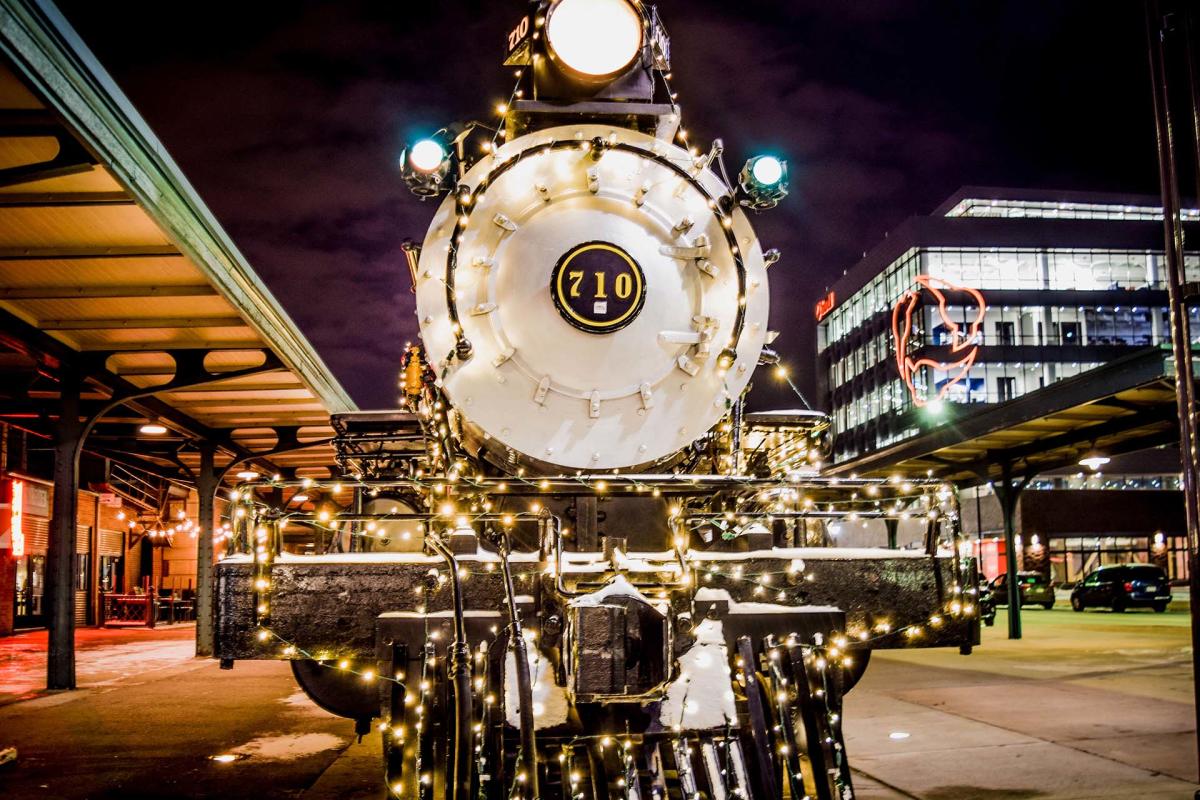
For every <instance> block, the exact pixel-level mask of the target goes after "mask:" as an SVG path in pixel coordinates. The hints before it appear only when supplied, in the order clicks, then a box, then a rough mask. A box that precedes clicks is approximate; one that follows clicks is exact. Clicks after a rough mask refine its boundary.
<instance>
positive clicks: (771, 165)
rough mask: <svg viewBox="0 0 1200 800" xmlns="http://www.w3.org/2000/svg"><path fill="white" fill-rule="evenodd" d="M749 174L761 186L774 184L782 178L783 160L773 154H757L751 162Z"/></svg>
mask: <svg viewBox="0 0 1200 800" xmlns="http://www.w3.org/2000/svg"><path fill="white" fill-rule="evenodd" d="M750 174H751V175H753V176H754V180H756V181H758V182H759V183H761V184H762V185H763V186H774V185H775V184H777V183H779V181H781V180H782V179H783V162H781V161H780V160H779V159H778V158H775V156H759V157H758V158H756V159H754V161H753V163H752V164H751V167H750Z"/></svg>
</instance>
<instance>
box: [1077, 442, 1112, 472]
mask: <svg viewBox="0 0 1200 800" xmlns="http://www.w3.org/2000/svg"><path fill="white" fill-rule="evenodd" d="M1110 461H1112V459H1111V458H1109V457H1108V456H1106V455H1104V453H1101V452H1100V451H1099V450H1097V449H1096V448H1094V447H1093V448H1092V449H1091V450H1089V451H1088V452H1087V453H1086V454H1085V455H1084V456H1083V457H1082V458H1080V459H1079V464H1080V466H1084V467H1087V468H1088V469H1090V470H1091V471H1092V472H1095V471H1096V470H1098V469H1100V468H1101V467H1103V466H1104V465H1105V464H1107V463H1108V462H1110Z"/></svg>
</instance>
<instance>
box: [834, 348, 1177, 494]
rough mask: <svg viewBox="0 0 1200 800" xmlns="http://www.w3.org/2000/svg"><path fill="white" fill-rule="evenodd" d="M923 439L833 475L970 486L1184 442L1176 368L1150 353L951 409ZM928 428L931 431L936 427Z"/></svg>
mask: <svg viewBox="0 0 1200 800" xmlns="http://www.w3.org/2000/svg"><path fill="white" fill-rule="evenodd" d="M944 408H945V410H944V412H943V419H944V421H943V422H942V423H941V424H939V425H937V426H936V427H933V428H930V429H929V430H926V431H925V432H923V433H921V434H920V435H918V436H915V437H912V438H910V439H907V440H905V441H902V442H898V443H897V444H895V445H894V446H892V447H886V448H881V449H880V450H878V451H876V452H873V453H871V454H869V455H867V456H864V457H861V458H857V459H852V460H850V461H846V462H844V463H842V464H838V465H835V466H833V467H831V468H830V469H829V472H830V473H831V474H834V475H849V474H856V475H860V476H872V475H875V476H889V475H902V476H905V477H924V476H931V477H937V478H942V479H945V480H950V481H954V482H958V483H960V484H962V485H971V484H976V483H980V482H986V481H994V480H997V479H1000V478H1001V477H1002V475H1003V472H1004V470H1005V468H1006V465H1007V469H1008V470H1009V471H1010V474H1011V475H1014V476H1033V475H1036V474H1040V473H1042V472H1046V471H1048V470H1053V469H1058V468H1061V467H1065V466H1070V465H1076V464H1078V463H1079V460H1080V458H1081V457H1083V456H1084V455H1086V454H1087V453H1089V452H1090V451H1093V450H1095V451H1099V452H1100V453H1103V454H1104V455H1107V456H1110V457H1111V456H1116V455H1122V454H1124V453H1132V452H1136V451H1139V450H1146V449H1149V448H1152V447H1159V446H1162V445H1168V444H1175V443H1177V442H1178V441H1179V424H1178V420H1177V416H1176V408H1175V381H1174V362H1173V359H1172V357H1171V350H1170V348H1169V346H1167V347H1149V348H1146V349H1145V350H1140V351H1138V352H1136V353H1131V354H1130V355H1128V356H1126V357H1124V358H1120V359H1116V360H1113V361H1110V362H1108V363H1107V364H1104V365H1103V366H1101V367H1097V368H1095V369H1091V370H1088V371H1086V372H1083V373H1080V374H1079V375H1077V376H1075V377H1072V378H1068V379H1065V380H1062V381H1059V382H1056V383H1053V384H1050V385H1049V386H1046V387H1044V388H1042V389H1038V390H1036V391H1033V392H1030V393H1028V394H1025V395H1022V396H1020V397H1017V398H1015V399H1014V400H1010V401H1008V402H1006V403H1000V404H996V405H989V406H986V407H983V408H973V407H972V406H969V405H966V406H963V405H957V404H954V403H947V404H946V405H945V407H944ZM925 424H926V425H928V424H930V423H928V422H926V423H925Z"/></svg>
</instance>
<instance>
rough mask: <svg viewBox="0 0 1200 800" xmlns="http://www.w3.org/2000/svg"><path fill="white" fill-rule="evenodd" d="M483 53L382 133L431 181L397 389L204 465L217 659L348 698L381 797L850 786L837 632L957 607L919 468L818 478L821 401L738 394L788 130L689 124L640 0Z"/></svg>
mask: <svg viewBox="0 0 1200 800" xmlns="http://www.w3.org/2000/svg"><path fill="white" fill-rule="evenodd" d="M506 64H508V65H510V66H513V67H515V68H516V74H517V82H516V87H515V89H514V92H513V96H512V98H510V100H509V102H508V103H506V104H505V105H504V107H503V109H502V113H503V122H502V126H501V127H500V128H499V129H494V128H490V127H488V126H487V125H484V124H481V123H468V124H458V125H453V126H448V127H447V128H445V129H443V130H441V131H439V132H438V133H437V134H435V135H434V136H432V137H430V138H428V139H425V140H421V141H419V142H417V143H415V144H413V145H412V146H410V147H409V148H407V149H406V150H405V152H404V154H403V155H402V173H403V177H404V179H405V181H406V182H407V183H408V185H409V186H410V188H412V189H413V191H414V192H415V193H416V194H418V195H420V196H423V197H440V198H441V201H440V205H439V207H438V209H437V211H436V213H435V214H434V217H433V221H432V223H431V225H430V228H429V231H428V233H427V235H426V237H425V239H424V241H423V243H422V244H421V245H416V244H408V245H406V246H405V255H406V256H407V260H408V264H409V268H410V271H411V275H412V281H413V287H414V291H415V293H416V305H417V316H418V322H419V326H420V336H421V346H419V347H411V348H409V349H408V351H407V352H406V354H405V360H404V364H403V370H402V380H401V388H402V394H403V398H402V408H401V410H398V411H389V412H364V413H353V414H345V415H339V416H337V417H335V419H334V426H335V428H336V429H337V432H338V438H337V441H336V444H337V448H338V463H337V465H336V467H331V469H330V473H329V475H328V476H327V477H321V478H320V479H317V478H314V477H307V478H303V479H291V478H292V476H288V477H284V476H276V477H274V478H273V479H271V480H264V481H256V482H251V483H247V484H245V485H243V486H240V487H239V488H238V489H237V490H236V491H235V492H234V496H233V503H232V504H231V514H230V517H231V523H232V525H233V534H232V535H231V536H230V539H229V554H228V555H227V556H226V557H225V558H224V559H223V560H222V561H221V563H220V564H219V565H218V593H219V619H218V653H219V655H220V657H221V658H222V661H223V664H224V665H225V666H232V665H233V663H234V661H235V660H238V659H264V658H278V659H287V660H289V661H290V662H291V664H292V668H293V671H294V673H295V675H296V678H297V680H298V681H299V683H300V685H301V686H302V687H303V688H304V690H305V691H306V692H307V693H308V694H309V695H310V696H311V697H312V698H313V699H314V700H315V701H316V702H317V703H318V704H320V705H321V706H322V707H324V708H326V709H328V710H330V711H332V712H334V713H336V714H340V715H343V716H346V717H349V718H351V719H354V720H355V721H356V723H357V725H358V730H359V732H360V733H366V732H368V731H370V730H372V729H373V728H374V727H377V728H378V730H379V731H380V732H381V735H382V737H383V743H384V761H385V771H386V775H385V778H386V781H387V786H388V789H389V791H390V792H391V794H392V796H394V797H398V798H438V799H439V800H440V799H441V798H451V799H452V800H465V799H466V798H468V797H470V798H485V799H486V800H500V798H530V799H532V798H543V799H544V800H559V799H561V800H582V799H583V798H588V799H589V800H592V799H598V798H610V797H618V798H624V799H625V800H632V798H638V800H650V799H651V798H666V797H673V798H674V797H678V798H685V799H688V800H699V799H700V798H707V799H708V800H733V798H742V799H743V800H751V799H753V800H770V799H772V798H777V797H789V798H797V799H798V798H801V797H806V796H811V797H818V798H834V797H837V798H846V797H851V796H852V795H853V788H852V785H851V778H850V771H849V767H848V762H847V757H846V752H845V748H844V745H843V738H842V733H841V726H840V720H841V717H840V713H841V697H842V695H843V693H844V692H845V691H847V690H848V689H849V688H850V687H851V686H853V684H854V683H855V682H856V681H857V680H858V678H859V677H861V675H862V673H863V670H864V669H865V668H866V665H867V662H868V660H869V657H870V653H871V651H872V650H873V649H878V648H891V647H913V646H957V647H960V648H961V649H963V650H964V651H967V652H969V650H970V648H971V647H972V645H974V644H976V643H977V642H978V635H979V634H978V631H979V629H978V621H977V616H976V613H975V609H974V602H973V595H974V588H973V587H974V585H975V567H974V564H973V562H972V561H971V560H970V559H968V558H962V557H960V556H959V553H958V546H959V541H958V525H957V506H956V500H955V497H954V495H953V492H952V491H951V490H950V489H949V487H945V486H942V485H940V484H937V483H933V482H928V481H922V480H919V479H911V478H906V477H902V476H887V477H882V478H844V479H840V480H839V479H835V478H825V477H821V475H820V464H821V461H822V459H823V458H824V457H825V456H826V455H827V454H828V436H829V430H828V428H829V424H828V419H827V418H826V417H825V416H824V415H822V414H819V413H816V412H812V411H808V410H800V411H782V412H746V411H745V402H746V395H747V393H748V391H749V388H750V381H751V377H752V374H753V373H754V370H755V368H756V367H757V366H759V365H760V364H763V363H771V362H773V361H775V360H777V358H778V357H777V356H776V355H775V354H774V353H773V352H772V351H771V350H770V349H769V348H767V347H766V345H767V344H768V343H769V340H770V338H771V336H772V334H771V333H770V332H769V331H768V329H767V316H768V286H767V268H768V267H769V266H770V265H771V264H772V263H773V262H774V261H776V260H777V259H778V257H779V255H778V252H776V251H767V252H766V253H764V251H763V249H762V247H761V245H760V243H759V241H758V238H757V236H756V235H755V233H754V231H753V228H752V226H751V224H750V215H751V214H753V213H758V212H760V211H764V210H766V209H769V208H771V207H773V206H774V205H775V204H777V203H778V202H779V201H780V200H781V199H782V198H783V197H784V196H785V195H786V193H787V177H788V176H787V165H786V163H785V162H784V161H782V160H780V159H778V158H775V157H772V156H761V157H758V158H752V159H750V160H749V161H747V162H746V164H745V166H744V167H743V168H742V170H741V171H740V172H739V174H738V176H737V179H736V181H735V180H731V179H730V178H729V177H728V175H727V173H726V171H725V168H724V162H723V152H722V151H723V146H722V145H721V143H720V142H719V141H717V142H715V143H714V144H713V145H712V147H711V148H710V149H709V150H707V151H704V152H701V151H698V150H696V149H695V148H691V147H689V146H688V145H687V140H686V138H685V136H684V133H683V130H682V129H681V128H680V108H679V106H678V105H677V104H676V103H675V100H674V94H673V93H672V92H671V89H670V85H669V78H670V73H669V68H670V67H669V44H668V38H667V36H666V33H665V30H664V28H663V26H662V23H661V21H660V20H659V17H658V15H657V12H656V10H655V8H654V7H653V6H649V5H645V4H642V3H639V2H635V1H634V0H541V1H540V2H535V3H533V4H531V9H530V11H529V13H528V14H526V15H525V16H524V17H522V18H521V20H520V22H519V23H518V24H517V26H516V27H515V28H514V29H513V31H512V32H511V33H510V34H509V36H508V55H507V60H506ZM834 534H837V536H836V539H835V536H834ZM847 542H854V543H858V544H863V545H870V544H872V543H874V544H878V545H883V544H887V545H888V546H887V547H883V546H879V547H871V546H861V547H859V546H856V547H847V546H838V545H839V544H840V545H845V544H846V543H847Z"/></svg>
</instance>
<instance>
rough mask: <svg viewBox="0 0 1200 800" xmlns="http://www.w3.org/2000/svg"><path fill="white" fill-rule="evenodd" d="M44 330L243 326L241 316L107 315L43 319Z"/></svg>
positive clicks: (41, 322) (40, 326) (39, 324)
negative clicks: (101, 316) (85, 317)
mask: <svg viewBox="0 0 1200 800" xmlns="http://www.w3.org/2000/svg"><path fill="white" fill-rule="evenodd" d="M38 327H39V328H41V329H42V330H44V331H115V330H143V329H153V328H164V329H170V328H245V327H248V326H247V324H246V321H245V320H243V319H242V318H241V317H231V316H224V317H109V318H96V319H43V320H38Z"/></svg>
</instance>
